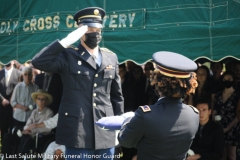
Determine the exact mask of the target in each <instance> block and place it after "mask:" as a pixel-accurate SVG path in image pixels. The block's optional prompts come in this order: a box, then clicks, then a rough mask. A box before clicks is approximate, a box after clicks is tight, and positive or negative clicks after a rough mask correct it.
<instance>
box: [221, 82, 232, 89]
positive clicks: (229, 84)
mask: <svg viewBox="0 0 240 160" xmlns="http://www.w3.org/2000/svg"><path fill="white" fill-rule="evenodd" d="M223 86H224V87H225V88H230V87H232V86H233V81H223Z"/></svg>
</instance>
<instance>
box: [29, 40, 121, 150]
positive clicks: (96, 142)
mask: <svg viewBox="0 0 240 160" xmlns="http://www.w3.org/2000/svg"><path fill="white" fill-rule="evenodd" d="M99 51H100V53H101V55H102V63H101V66H100V67H99V68H98V69H97V67H96V63H95V61H94V60H93V58H92V56H91V55H90V54H89V53H88V51H87V50H86V49H85V48H84V47H83V46H81V45H79V48H78V49H77V48H66V49H65V48H63V47H62V45H61V44H60V43H59V42H58V40H57V41H54V42H53V43H52V44H50V45H49V46H47V47H46V48H44V49H43V50H42V51H40V52H39V53H38V54H37V55H35V57H34V58H33V60H32V64H33V66H34V67H36V68H38V69H40V70H43V71H48V72H53V73H59V74H60V75H61V77H62V82H63V95H62V100H61V104H60V107H59V119H58V124H57V133H56V143H58V144H63V145H66V146H67V147H75V148H87V149H106V148H110V147H113V146H114V144H115V131H106V130H102V129H101V128H100V127H98V126H97V125H95V122H96V121H98V120H99V119H100V118H102V117H106V116H113V115H120V114H122V113H123V97H122V92H121V83H120V77H119V75H118V59H117V56H116V54H114V53H112V52H110V51H104V50H99Z"/></svg>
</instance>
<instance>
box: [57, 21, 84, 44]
mask: <svg viewBox="0 0 240 160" xmlns="http://www.w3.org/2000/svg"><path fill="white" fill-rule="evenodd" d="M87 30H88V26H86V25H80V26H79V28H78V29H76V30H74V31H72V32H71V33H69V34H68V35H67V37H66V38H63V39H62V40H61V41H59V42H60V44H61V45H62V46H63V47H64V48H66V47H68V46H69V45H71V44H73V43H75V42H76V41H78V40H79V39H80V38H81V37H82V36H83V35H84V34H85V33H86V32H87Z"/></svg>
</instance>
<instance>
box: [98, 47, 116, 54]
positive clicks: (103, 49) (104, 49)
mask: <svg viewBox="0 0 240 160" xmlns="http://www.w3.org/2000/svg"><path fill="white" fill-rule="evenodd" d="M100 50H101V51H104V52H107V53H110V54H114V52H112V51H111V50H109V49H107V48H100Z"/></svg>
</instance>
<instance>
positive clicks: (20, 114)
mask: <svg viewBox="0 0 240 160" xmlns="http://www.w3.org/2000/svg"><path fill="white" fill-rule="evenodd" d="M22 75H23V82H20V83H18V84H17V85H16V87H15V89H14V91H13V94H12V98H11V105H12V107H13V108H14V112H13V119H14V126H25V124H26V122H27V120H28V118H29V117H30V115H31V113H32V110H33V109H35V108H36V106H35V102H34V101H33V100H32V98H31V94H32V93H33V92H36V91H37V90H38V86H37V85H36V84H33V83H32V68H31V67H24V68H23V69H22Z"/></svg>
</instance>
